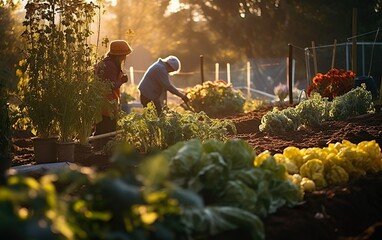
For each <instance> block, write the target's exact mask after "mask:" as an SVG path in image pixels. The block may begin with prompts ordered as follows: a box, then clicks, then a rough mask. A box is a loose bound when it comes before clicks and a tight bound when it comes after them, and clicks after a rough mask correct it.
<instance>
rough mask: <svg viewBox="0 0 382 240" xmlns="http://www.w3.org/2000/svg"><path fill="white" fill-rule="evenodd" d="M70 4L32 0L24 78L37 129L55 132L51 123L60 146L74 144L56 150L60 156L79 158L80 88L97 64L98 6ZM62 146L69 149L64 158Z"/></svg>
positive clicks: (66, 159)
mask: <svg viewBox="0 0 382 240" xmlns="http://www.w3.org/2000/svg"><path fill="white" fill-rule="evenodd" d="M69 4H70V3H67V2H66V1H53V0H49V1H43V0H34V1H28V3H27V4H26V6H25V9H26V17H25V21H24V25H25V26H26V31H25V32H24V34H23V36H24V37H26V38H27V49H26V53H27V56H26V61H25V62H26V64H25V68H24V73H25V75H26V76H28V77H29V78H26V80H27V81H26V83H25V84H24V85H25V87H24V92H23V93H24V94H23V96H24V100H25V101H24V102H25V106H26V108H27V109H28V115H29V117H30V118H31V121H32V124H33V125H34V126H36V127H37V128H38V129H37V132H39V133H40V134H42V135H50V132H51V129H52V128H53V129H57V130H58V137H59V139H58V142H59V143H60V144H58V146H59V147H60V146H61V145H65V146H66V148H68V147H69V150H68V149H65V150H63V151H61V150H59V151H58V152H57V157H58V160H59V161H62V160H64V161H73V160H74V138H75V136H76V126H78V121H79V116H80V115H81V113H82V112H81V111H80V106H79V104H80V102H81V101H80V100H81V95H80V94H81V91H82V89H83V88H84V87H85V86H86V84H87V83H88V82H89V78H90V76H92V72H93V64H94V62H93V61H92V60H93V55H92V54H93V52H94V48H93V46H91V45H89V44H88V37H89V36H90V35H91V34H92V32H91V31H90V24H91V22H92V21H93V16H94V15H95V9H96V7H97V6H96V5H94V4H93V3H87V2H86V1H82V0H80V1H77V4H76V5H69ZM22 80H23V79H22ZM20 82H23V81H20ZM81 109H82V111H83V110H84V109H86V108H84V107H82V108H81ZM56 126H57V128H56ZM39 128H41V129H39ZM61 152H65V153H68V152H70V154H69V155H68V156H66V157H65V159H64V158H62V157H61V156H60V153H61Z"/></svg>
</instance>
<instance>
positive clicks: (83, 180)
mask: <svg viewBox="0 0 382 240" xmlns="http://www.w3.org/2000/svg"><path fill="white" fill-rule="evenodd" d="M115 154H116V155H115V158H114V160H113V161H114V163H115V165H114V166H113V167H111V168H110V169H108V170H107V171H105V172H103V173H97V172H95V171H94V170H93V169H90V168H80V167H77V166H72V167H70V168H67V169H61V170H60V171H57V172H50V173H48V174H46V175H45V176H43V177H41V178H39V179H34V178H32V177H25V176H21V175H18V176H11V177H9V178H8V180H7V184H6V185H5V186H0V210H1V211H0V220H1V221H2V222H3V224H2V225H1V226H0V237H1V238H9V237H11V238H13V239H68V240H71V239H115V238H118V239H119V238H122V239H137V240H147V239H158V240H160V239H161V240H172V239H179V238H178V236H180V235H186V234H187V232H186V228H185V225H184V224H183V223H182V219H181V218H180V216H181V215H180V213H181V212H180V205H182V204H185V205H187V206H201V201H200V199H199V198H198V196H197V195H196V194H194V193H192V192H190V191H186V190H181V189H179V188H177V187H176V186H173V184H171V183H168V182H167V184H166V182H164V180H163V181H155V182H151V181H146V180H145V178H146V176H152V175H156V173H155V172H157V171H158V168H157V167H156V166H155V161H151V160H150V159H147V160H146V161H145V166H146V168H145V169H144V170H142V172H140V171H131V170H132V167H133V164H134V161H133V159H136V155H135V153H134V152H132V151H130V150H128V149H125V150H124V151H122V150H121V151H118V152H116V153H115ZM143 183H145V185H144V187H143Z"/></svg>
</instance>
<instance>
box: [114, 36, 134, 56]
mask: <svg viewBox="0 0 382 240" xmlns="http://www.w3.org/2000/svg"><path fill="white" fill-rule="evenodd" d="M132 51H133V50H132V49H131V47H130V45H129V44H128V43H127V42H126V41H124V40H115V41H112V42H110V49H109V52H108V54H110V55H129V54H130V53H131V52H132Z"/></svg>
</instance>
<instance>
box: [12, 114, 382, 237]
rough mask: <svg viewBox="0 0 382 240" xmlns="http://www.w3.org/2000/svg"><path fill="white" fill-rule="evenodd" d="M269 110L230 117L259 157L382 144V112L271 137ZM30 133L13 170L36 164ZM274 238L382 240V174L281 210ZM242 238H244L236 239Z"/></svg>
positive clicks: (21, 139) (268, 228)
mask: <svg viewBox="0 0 382 240" xmlns="http://www.w3.org/2000/svg"><path fill="white" fill-rule="evenodd" d="M269 110H270V108H269V107H268V108H263V109H260V110H256V111H253V112H250V113H246V114H239V115H236V116H230V117H227V119H230V120H232V121H233V122H234V123H235V125H236V128H237V134H236V135H235V136H232V137H237V138H241V139H244V140H246V141H248V143H249V144H250V145H251V146H253V147H254V149H255V150H256V153H257V154H259V153H260V152H262V151H265V150H269V151H270V152H271V153H272V154H275V153H281V152H282V151H283V149H284V148H286V147H288V146H295V147H298V148H309V147H326V146H327V144H328V143H335V142H341V141H342V140H344V139H346V140H349V141H350V142H352V143H359V142H361V141H364V140H367V141H370V140H376V141H377V143H378V144H379V145H380V146H382V113H381V112H380V111H379V112H377V113H373V114H366V115H362V116H358V117H354V118H351V119H348V120H346V121H327V122H324V123H323V124H322V125H321V126H319V127H317V128H303V129H299V130H298V131H294V132H280V133H278V134H266V133H262V132H260V131H259V125H260V121H261V117H262V116H263V115H264V114H265V113H266V112H267V111H269ZM31 137H32V136H31V135H30V134H27V133H25V132H22V131H21V132H20V131H15V132H14V135H13V138H12V141H13V155H12V157H13V158H12V163H11V166H19V165H27V164H35V162H34V159H33V147H32V141H31ZM105 161H107V159H106V158H105V156H99V155H93V161H87V162H86V163H84V164H85V165H86V164H87V165H101V166H102V165H105ZM264 223H265V232H266V239H269V240H278V239H280V240H288V239H290V240H299V239H301V240H309V239H317V240H325V239H328V240H329V239H338V240H345V239H346V240H361V239H368V240H374V239H375V240H377V239H379V240H380V239H382V173H379V174H374V175H371V174H370V175H367V176H364V177H361V178H360V179H355V180H352V181H351V182H349V184H347V185H346V186H338V187H331V188H328V189H325V190H322V191H315V192H313V193H309V194H306V195H305V198H304V201H303V202H302V203H301V204H299V205H297V206H295V207H293V208H286V207H284V208H281V209H279V210H278V211H277V212H276V213H274V214H272V215H270V216H268V217H267V218H266V219H264ZM237 239H241V238H240V236H237Z"/></svg>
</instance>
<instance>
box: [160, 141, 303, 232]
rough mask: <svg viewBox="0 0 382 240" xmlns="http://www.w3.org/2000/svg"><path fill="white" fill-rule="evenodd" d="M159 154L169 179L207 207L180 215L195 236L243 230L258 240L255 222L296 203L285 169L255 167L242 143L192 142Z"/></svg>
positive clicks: (269, 163)
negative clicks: (167, 166)
mask: <svg viewBox="0 0 382 240" xmlns="http://www.w3.org/2000/svg"><path fill="white" fill-rule="evenodd" d="M163 153H164V154H166V155H167V156H168V157H169V164H170V170H169V173H170V175H169V177H170V179H171V180H172V181H173V182H175V183H176V184H178V185H179V186H181V187H183V188H185V189H189V190H192V191H194V192H196V193H198V194H199V195H200V196H201V197H202V198H203V201H204V203H205V204H206V207H205V208H204V209H203V208H188V209H186V210H185V217H186V219H187V222H188V224H189V226H190V227H192V229H193V232H195V234H197V235H203V234H206V233H209V234H217V232H218V231H221V230H222V229H231V230H232V229H239V228H240V229H241V228H243V229H242V230H247V231H249V232H250V233H251V235H252V236H253V239H263V237H264V232H263V231H264V230H263V224H262V222H261V221H260V220H259V219H260V218H261V217H265V216H267V215H268V214H269V213H273V212H275V211H276V210H277V209H278V208H279V207H281V206H284V205H287V206H292V205H294V204H295V203H297V202H298V201H299V190H298V188H297V186H296V185H294V184H293V183H291V182H289V181H288V180H287V174H286V170H285V168H284V167H283V166H281V165H278V164H277V163H276V161H275V160H274V159H273V158H269V159H267V160H266V161H264V162H263V163H262V164H261V165H260V166H259V167H254V166H253V161H254V159H255V157H256V155H255V153H254V150H253V149H252V148H251V147H250V146H249V145H248V143H247V142H245V141H243V140H238V139H233V140H229V141H226V142H222V141H219V140H216V139H210V140H208V141H206V142H204V143H202V142H201V141H200V140H197V139H193V140H190V141H187V142H183V143H179V144H176V145H174V146H171V147H169V148H168V149H166V150H164V151H163ZM223 212H224V214H222V213H223ZM259 217H260V218H259ZM202 222H203V224H202ZM248 226H252V227H249V228H247V227H248Z"/></svg>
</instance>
